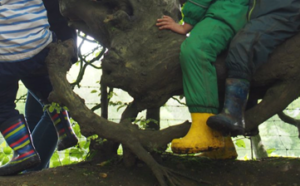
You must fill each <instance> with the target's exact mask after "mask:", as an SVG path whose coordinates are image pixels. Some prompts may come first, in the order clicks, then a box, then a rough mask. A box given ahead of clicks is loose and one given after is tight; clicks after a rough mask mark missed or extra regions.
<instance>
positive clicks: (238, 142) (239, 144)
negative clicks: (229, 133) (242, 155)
mask: <svg viewBox="0 0 300 186" xmlns="http://www.w3.org/2000/svg"><path fill="white" fill-rule="evenodd" d="M235 144H236V146H238V147H242V148H246V144H245V142H244V140H242V139H237V140H236V141H235Z"/></svg>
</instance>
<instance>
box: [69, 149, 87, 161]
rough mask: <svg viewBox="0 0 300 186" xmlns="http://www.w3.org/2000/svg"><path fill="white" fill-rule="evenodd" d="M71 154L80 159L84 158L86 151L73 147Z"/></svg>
mask: <svg viewBox="0 0 300 186" xmlns="http://www.w3.org/2000/svg"><path fill="white" fill-rule="evenodd" d="M69 154H70V157H75V158H78V159H80V158H82V156H83V154H84V152H83V151H81V150H79V149H71V150H70V153H69Z"/></svg>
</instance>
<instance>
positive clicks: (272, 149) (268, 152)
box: [267, 148, 276, 156]
mask: <svg viewBox="0 0 300 186" xmlns="http://www.w3.org/2000/svg"><path fill="white" fill-rule="evenodd" d="M275 150H276V149H275V148H271V149H267V154H268V156H270V155H271V154H272V152H274V151H275Z"/></svg>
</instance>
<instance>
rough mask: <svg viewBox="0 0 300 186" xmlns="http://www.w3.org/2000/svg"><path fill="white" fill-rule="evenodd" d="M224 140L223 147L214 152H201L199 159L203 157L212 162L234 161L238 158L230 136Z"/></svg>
mask: <svg viewBox="0 0 300 186" xmlns="http://www.w3.org/2000/svg"><path fill="white" fill-rule="evenodd" d="M224 138H225V147H223V148H219V149H217V150H215V151H208V152H203V153H202V154H200V155H199V156H200V157H205V158H209V159H213V160H234V159H236V158H237V157H238V154H237V152H236V149H235V146H234V144H233V142H232V139H231V137H230V136H226V137H224Z"/></svg>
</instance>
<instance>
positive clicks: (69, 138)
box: [0, 111, 78, 176]
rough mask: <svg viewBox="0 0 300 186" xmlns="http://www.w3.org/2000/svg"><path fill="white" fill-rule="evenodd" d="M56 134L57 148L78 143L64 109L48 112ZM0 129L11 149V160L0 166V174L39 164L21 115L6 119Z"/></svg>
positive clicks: (11, 173) (3, 174) (62, 148)
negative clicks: (12, 152) (12, 153)
mask: <svg viewBox="0 0 300 186" xmlns="http://www.w3.org/2000/svg"><path fill="white" fill-rule="evenodd" d="M49 115H50V116H51V118H52V121H53V123H54V126H55V128H56V131H57V134H58V145H57V146H58V150H64V149H67V148H69V147H72V146H74V145H76V144H77V143H78V139H77V137H76V135H75V134H74V131H73V130H72V128H71V125H70V122H69V118H68V115H67V112H66V111H63V112H60V113H57V112H55V113H49ZM0 131H1V133H2V135H3V137H4V139H5V140H6V142H7V144H8V145H9V146H10V147H11V148H12V149H13V151H14V155H13V157H12V160H11V161H10V162H9V163H7V164H6V165H4V166H1V167H0V176H5V175H14V174H18V173H20V172H22V171H24V170H27V169H31V168H34V167H35V166H37V165H39V164H40V162H41V159H40V157H39V154H38V152H37V151H36V149H35V147H34V145H33V143H32V138H31V133H30V130H29V128H28V125H27V123H26V120H25V118H24V117H23V115H18V116H15V117H13V118H10V119H8V120H6V121H5V122H4V123H2V124H1V126H0Z"/></svg>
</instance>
